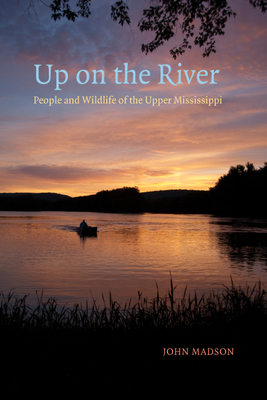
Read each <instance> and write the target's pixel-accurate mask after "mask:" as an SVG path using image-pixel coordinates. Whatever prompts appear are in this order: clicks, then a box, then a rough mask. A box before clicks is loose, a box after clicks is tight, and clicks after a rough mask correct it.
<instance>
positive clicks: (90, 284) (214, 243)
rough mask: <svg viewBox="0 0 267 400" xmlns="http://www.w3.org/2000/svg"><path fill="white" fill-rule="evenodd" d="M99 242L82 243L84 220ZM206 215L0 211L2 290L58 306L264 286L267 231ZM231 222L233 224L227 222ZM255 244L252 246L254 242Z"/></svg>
mask: <svg viewBox="0 0 267 400" xmlns="http://www.w3.org/2000/svg"><path fill="white" fill-rule="evenodd" d="M84 218H85V219H86V220H87V222H88V223H89V224H90V225H92V226H98V235H97V237H86V238H80V236H79V235H78V234H77V231H76V227H77V226H78V225H79V223H80V221H81V220H82V219H84ZM227 221H228V220H227V219H218V218H217V219H216V218H213V217H210V216H203V215H163V214H160V215H152V214H142V215H120V214H101V213H84V214H81V213H63V212H62V213H48V212H47V213H31V214H30V215H28V214H26V213H4V212H2V213H0V238H1V240H0V253H1V259H0V290H1V291H3V292H5V293H6V292H8V291H9V290H10V289H14V290H15V291H16V292H17V293H19V294H27V293H31V294H34V293H35V291H36V290H37V291H38V293H41V291H43V292H44V295H45V296H54V297H56V298H57V299H58V300H59V301H60V302H63V303H65V302H66V301H69V302H70V303H71V304H73V303H74V302H82V303H83V304H85V301H86V299H87V300H88V301H89V302H90V301H91V298H92V296H93V297H94V298H95V299H96V301H97V302H98V303H99V304H101V303H102V294H103V295H104V297H105V298H106V299H108V297H109V291H111V292H112V295H113V299H114V300H117V301H118V302H120V303H124V302H126V301H127V300H129V299H130V298H132V299H133V301H134V300H136V299H137V294H138V291H140V292H142V296H143V297H148V298H151V297H154V296H155V295H156V282H157V284H158V286H159V290H160V294H161V295H165V294H166V292H167V290H168V289H169V281H170V272H171V274H172V278H173V281H174V284H175V285H178V287H177V295H178V296H179V295H181V293H182V292H183V291H184V288H185V286H187V287H188V289H189V291H190V290H191V291H194V290H196V291H197V292H199V293H201V294H203V292H205V293H207V294H208V293H209V292H210V290H213V289H215V290H217V289H222V285H223V284H226V285H229V284H230V276H232V277H233V279H234V281H235V282H236V283H237V284H239V283H242V284H245V283H246V282H248V283H249V284H251V283H252V282H257V281H258V280H259V279H261V281H262V282H266V272H267V271H266V265H267V264H266V243H267V241H266V237H267V229H266V226H265V225H264V224H263V223H261V221H260V225H257V226H253V227H251V226H248V225H246V224H245V223H244V224H243V225H242V227H240V226H239V227H237V226H236V225H234V226H233V224H231V223H229V224H228V223H227ZM228 222H229V221H228ZM253 240H254V241H253Z"/></svg>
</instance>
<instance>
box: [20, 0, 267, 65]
mask: <svg viewBox="0 0 267 400" xmlns="http://www.w3.org/2000/svg"><path fill="white" fill-rule="evenodd" d="M34 1H36V0H29V3H30V4H29V7H28V9H30V8H32V9H33V10H34ZM39 1H41V2H42V3H43V4H46V5H48V4H47V3H44V1H43V0H39ZM47 1H48V0H47ZM91 1H92V0H76V2H75V3H76V4H75V6H70V4H69V3H70V1H69V0H53V1H52V3H51V4H49V5H48V6H49V7H50V8H51V18H52V19H54V20H55V21H57V20H59V19H61V18H67V19H68V20H69V21H75V20H76V19H77V18H80V17H83V18H88V17H89V16H90V15H91ZM246 1H248V2H249V3H250V4H251V5H252V6H253V7H254V8H259V9H260V11H261V12H263V13H265V12H266V10H267V0H246ZM146 3H147V2H145V4H146ZM230 3H234V1H233V0H150V2H149V6H148V8H145V9H144V10H143V16H142V18H141V19H140V21H139V22H138V27H139V29H140V31H141V32H144V31H150V32H153V33H154V39H153V40H151V41H150V42H148V43H146V44H144V43H143V44H142V46H141V50H142V51H143V52H145V53H146V54H148V53H150V52H153V51H154V50H156V49H157V48H158V47H160V46H162V45H163V44H164V43H165V42H167V41H168V40H170V39H171V38H173V37H174V36H175V35H176V34H177V31H178V30H180V31H181V33H182V37H183V39H182V42H181V43H180V45H178V46H174V47H173V48H172V49H170V54H171V56H172V57H173V58H174V59H176V58H177V57H178V56H179V55H182V54H183V53H184V52H185V51H186V49H191V48H192V45H195V46H199V47H204V52H203V54H202V55H203V57H208V56H209V55H210V54H211V53H215V52H216V48H215V43H216V37H217V36H221V35H224V34H225V27H226V23H227V21H228V19H229V18H230V17H235V16H236V13H235V12H234V11H233V9H232V8H231V6H230V5H229V4H230ZM111 18H112V19H113V20H114V21H117V22H118V23H119V24H120V25H122V26H123V25H124V24H128V25H129V24H130V23H131V19H130V16H129V7H128V5H127V4H126V2H125V1H123V0H119V1H116V2H115V3H114V4H113V5H111Z"/></svg>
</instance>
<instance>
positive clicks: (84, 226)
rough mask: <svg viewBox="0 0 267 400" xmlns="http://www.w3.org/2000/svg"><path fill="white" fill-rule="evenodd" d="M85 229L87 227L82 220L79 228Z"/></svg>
mask: <svg viewBox="0 0 267 400" xmlns="http://www.w3.org/2000/svg"><path fill="white" fill-rule="evenodd" d="M87 227H88V225H87V223H86V222H85V220H83V221H82V222H81V223H80V228H87Z"/></svg>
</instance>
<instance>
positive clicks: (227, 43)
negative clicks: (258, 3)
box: [0, 0, 267, 196]
mask: <svg viewBox="0 0 267 400" xmlns="http://www.w3.org/2000/svg"><path fill="white" fill-rule="evenodd" d="M101 4H102V5H99V4H94V5H92V7H93V9H92V15H91V16H90V18H89V19H88V20H84V21H82V20H81V21H78V20H77V21H76V22H75V23H70V22H68V21H59V22H54V21H51V18H50V15H49V12H50V10H49V9H48V8H47V7H44V6H42V5H41V4H36V7H37V8H36V10H37V13H38V20H37V19H36V18H34V17H33V18H29V16H28V15H27V14H25V13H24V9H23V6H22V5H21V3H18V4H17V2H15V1H14V0H12V1H11V2H8V4H7V3H5V4H4V5H3V6H2V10H1V11H0V12H1V15H2V21H4V22H2V23H1V36H2V39H3V40H2V42H1V54H2V56H3V57H2V62H1V65H0V71H1V78H2V79H1V95H0V101H1V111H0V114H1V121H0V126H1V130H0V153H1V158H0V192H2V193H3V192H6V193H11V192H12V193H14V192H30V193H38V192H39V193H40V192H54V193H61V194H65V195H69V196H82V195H89V194H95V193H97V192H98V191H101V190H112V189H116V188H120V187H124V186H137V187H138V188H139V190H140V191H141V192H145V191H153V190H170V189H188V190H190V189H194V190H208V189H209V188H210V187H212V186H214V184H215V183H216V182H217V180H218V179H219V177H220V176H222V175H223V174H226V173H227V172H228V170H229V168H230V167H231V166H232V165H233V166H235V165H237V164H242V165H245V164H246V163H247V162H251V163H253V164H254V165H255V167H256V168H258V167H261V166H263V164H264V162H265V161H267V157H266V155H267V152H266V150H267V135H266V124H267V118H266V115H267V113H266V110H267V96H266V94H267V89H266V87H267V86H266V83H267V78H266V65H267V60H266V58H267V55H266V52H264V49H265V38H266V34H267V27H266V15H264V14H261V13H260V11H259V10H254V9H253V8H252V7H251V5H249V4H248V3H245V4H244V3H243V1H240V0H239V1H237V2H236V4H235V6H234V8H235V10H236V11H237V18H236V19H233V20H230V21H229V23H228V24H227V29H226V35H225V36H224V37H219V38H218V39H217V53H216V54H212V55H211V56H210V57H209V58H202V56H201V54H202V50H201V49H198V48H194V49H192V50H188V51H187V52H186V53H185V55H183V56H182V57H181V58H179V59H177V60H173V59H171V57H170V55H169V48H171V42H175V40H176V38H174V39H172V40H171V41H170V44H169V43H167V44H166V45H164V46H162V47H161V48H160V49H158V50H157V51H155V52H154V53H152V54H149V55H147V56H146V55H144V53H142V52H141V50H140V44H141V43H142V42H143V41H144V40H145V39H144V37H143V35H142V34H141V33H140V32H139V31H138V30H137V29H135V27H134V25H133V26H132V28H131V29H130V28H129V27H121V26H119V25H116V24H115V23H114V22H113V21H111V19H110V15H109V14H110V13H109V6H110V4H109V2H108V1H104V0H103V2H102V3H101ZM129 7H130V10H131V9H132V13H133V20H137V15H139V17H140V11H141V10H142V2H141V1H135V3H133V4H129ZM138 13H139V14H138ZM70 27H71V29H70ZM177 41H180V35H179V33H178V34H177ZM125 63H127V65H128V69H129V70H131V69H134V70H135V71H136V83H134V84H132V83H131V82H130V74H129V83H128V84H116V77H114V70H115V69H116V68H119V69H120V70H123V68H124V64H125ZM47 64H51V65H52V64H53V67H52V70H51V82H50V83H49V84H39V83H38V82H37V81H36V71H35V65H42V67H40V79H41V80H43V81H45V80H46V76H47V71H46V70H45V69H44V67H45V66H46V65H47ZM163 64H167V65H170V67H171V69H172V71H171V74H170V77H171V78H172V80H173V81H175V80H176V81H177V79H179V73H178V75H177V70H182V71H184V70H186V71H189V75H188V77H189V78H190V76H191V71H192V70H196V74H197V73H198V71H201V70H207V71H208V72H209V71H211V70H213V71H217V70H219V73H218V74H217V75H215V76H216V79H215V81H216V82H217V83H216V84H210V83H207V84H200V82H198V80H197V78H196V74H195V75H194V77H193V78H192V81H191V83H190V84H189V83H188V82H187V81H186V75H185V74H184V72H181V74H182V75H180V76H181V77H182V78H183V84H179V85H177V86H174V85H172V84H171V83H168V82H167V81H166V84H159V80H160V79H159V78H160V75H159V65H163ZM179 64H181V66H179ZM100 69H101V70H103V71H104V72H105V84H93V83H92V81H93V75H92V72H91V71H93V70H100ZM55 70H65V71H67V72H68V81H67V82H66V83H65V84H62V85H60V88H61V89H62V90H56V91H55V90H54V89H55V79H56V75H55V72H54V71H55ZM81 70H87V71H89V73H90V80H89V82H88V83H86V84H78V83H77V80H76V79H75V77H76V74H77V72H78V71H81ZM144 70H149V71H150V76H149V77H148V76H146V75H145V74H144V75H143V79H144V81H148V80H149V84H142V83H141V82H142V78H141V80H140V75H139V74H140V72H141V71H144ZM63 77H64V76H63V73H61V80H62V79H63ZM177 77H178V78H177ZM80 78H81V81H82V79H85V78H86V74H85V73H82V74H81V75H80ZM182 78H181V79H182ZM204 78H205V77H201V79H200V80H202V82H203V81H204ZM124 79H125V76H124V75H123V73H122V74H121V75H120V77H119V79H118V81H120V82H121V81H124ZM208 79H209V82H210V79H211V78H210V76H209V77H208ZM35 96H38V97H39V98H53V97H55V96H58V97H62V98H64V99H66V98H68V99H77V97H79V100H80V101H79V104H57V105H52V106H49V105H48V104H47V105H45V104H34V97H35ZM82 96H97V97H98V98H99V97H100V96H113V98H116V99H117V103H116V104H113V105H112V104H102V105H100V104H86V103H83V101H82ZM125 96H128V98H133V97H135V98H138V99H140V98H142V99H143V102H142V104H129V103H127V104H121V105H120V104H118V99H120V98H124V97H125ZM180 96H181V97H182V98H192V99H196V98H220V97H222V104H219V105H217V106H213V105H212V106H208V105H207V104H206V105H205V104H174V102H173V101H171V102H170V101H169V102H168V101H166V104H162V105H160V106H158V105H155V106H153V105H151V104H147V103H146V101H145V99H146V98H148V99H149V98H150V97H153V98H155V99H172V100H173V99H174V98H175V97H177V98H179V97H180Z"/></svg>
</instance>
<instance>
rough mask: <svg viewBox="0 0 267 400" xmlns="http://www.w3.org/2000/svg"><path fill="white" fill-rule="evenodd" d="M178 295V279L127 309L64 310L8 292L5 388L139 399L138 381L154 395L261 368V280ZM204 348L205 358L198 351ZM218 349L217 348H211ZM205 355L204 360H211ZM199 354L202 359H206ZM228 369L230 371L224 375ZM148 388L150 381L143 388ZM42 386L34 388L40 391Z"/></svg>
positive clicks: (264, 351)
mask: <svg viewBox="0 0 267 400" xmlns="http://www.w3.org/2000/svg"><path fill="white" fill-rule="evenodd" d="M186 292H187V290H186V289H185V291H184V295H183V297H182V299H180V300H177V299H176V298H175V287H174V286H173V282H172V279H171V281H170V289H169V291H168V293H167V295H166V296H163V297H162V296H160V294H159V291H158V290H157V293H156V296H155V298H153V299H152V300H150V301H149V300H148V299H146V298H143V297H142V295H141V294H140V293H139V301H138V302H137V303H136V304H133V305H131V302H130V301H129V302H128V303H127V304H125V305H124V306H121V305H119V304H118V303H117V302H116V301H113V299H112V296H111V294H110V298H109V302H108V303H109V304H108V305H106V302H105V300H104V299H103V304H102V306H97V304H96V302H95V301H93V303H92V306H90V307H89V305H88V304H86V305H85V307H82V306H79V305H78V304H76V305H74V306H73V307H67V306H63V307H62V306H60V305H59V304H58V303H57V301H56V299H54V298H50V299H48V300H44V299H43V296H42V295H41V296H39V297H38V296H37V304H36V306H35V307H30V306H29V305H27V298H28V296H24V297H21V298H19V297H17V296H15V294H14V293H12V292H10V293H9V294H8V295H7V296H4V295H3V294H2V296H1V305H0V335H1V344H2V349H3V350H4V352H3V351H2V355H1V365H2V367H1V368H2V372H1V382H2V388H4V387H5V386H7V387H12V392H13V393H15V392H18V393H22V392H23V388H24V389H25V388H27V389H28V392H29V391H31V390H33V383H34V384H38V385H39V387H42V392H43V391H47V392H48V393H52V392H53V393H55V391H59V392H60V393H61V395H63V394H65V393H67V394H71V393H72V394H75V395H78V394H82V393H84V390H85V388H87V390H88V391H91V390H92V388H98V390H101V393H102V394H104V393H105V394H109V393H111V392H112V391H115V388H116V387H117V389H119V390H120V391H122V392H123V393H129V391H130V393H132V394H134V393H135V394H138V392H140V390H141V389H140V384H141V383H143V384H144V385H143V388H145V387H146V388H147V389H148V390H149V393H150V394H152V392H153V390H155V393H157V390H158V389H159V388H161V389H164V388H166V385H167V387H168V385H169V384H170V383H171V384H175V382H176V381H177V379H178V378H179V382H180V380H181V379H184V381H183V382H185V380H187V381H188V382H189V383H190V380H191V379H192V377H193V376H197V377H200V376H202V375H201V374H205V373H206V374H211V373H214V372H215V371H216V374H215V375H216V376H217V378H218V377H220V378H221V374H222V373H224V372H225V371H228V373H234V372H235V371H236V370H238V369H239V368H243V367H244V366H251V365H254V370H255V367H257V365H260V364H261V363H259V360H261V359H264V358H265V357H266V355H267V344H266V333H267V302H266V300H267V297H266V291H265V290H264V289H263V288H262V286H261V284H260V283H259V284H258V285H255V286H254V287H252V288H250V287H249V286H247V287H245V288H243V289H242V288H241V287H236V286H235V285H234V283H233V282H231V285H230V286H229V287H224V289H223V291H222V292H221V293H217V294H216V293H214V292H211V293H210V295H208V296H204V295H203V296H201V297H198V296H197V295H196V294H195V295H194V296H192V295H191V296H190V295H187V293H186ZM164 348H167V349H174V348H177V349H179V348H180V349H182V348H184V349H188V355H183V356H174V355H172V356H171V355H170V356H163V352H164V350H163V349H164ZM215 348H218V349H220V348H223V349H228V348H229V349H231V350H233V355H220V354H219V355H214V354H213V355H207V352H208V351H209V350H208V349H215ZM193 349H199V352H201V351H202V349H204V355H192V350H193ZM210 351H211V350H210ZM205 353H206V355H205ZM199 354H200V353H199ZM223 371H224V372H223ZM141 386H142V385H141ZM34 387H35V386H34Z"/></svg>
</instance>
